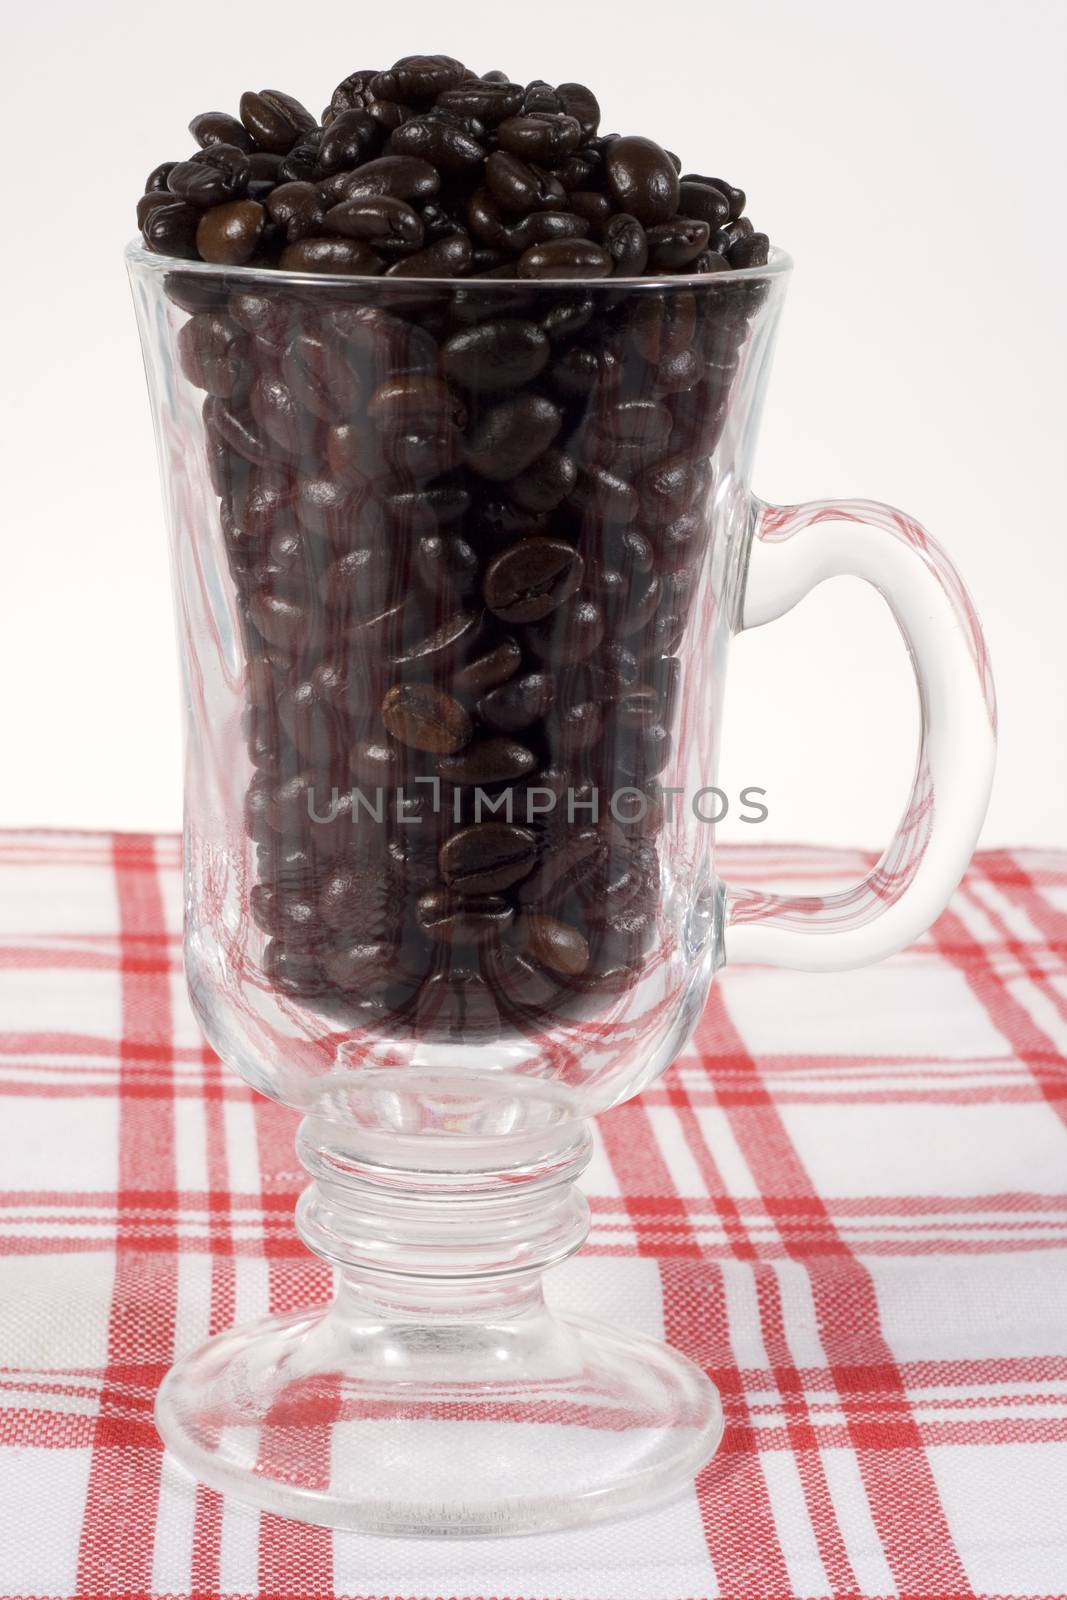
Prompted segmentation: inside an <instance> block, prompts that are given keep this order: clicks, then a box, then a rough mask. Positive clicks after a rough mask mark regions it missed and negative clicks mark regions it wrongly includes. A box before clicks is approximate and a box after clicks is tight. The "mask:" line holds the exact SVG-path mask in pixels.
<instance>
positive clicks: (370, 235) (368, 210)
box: [325, 195, 422, 255]
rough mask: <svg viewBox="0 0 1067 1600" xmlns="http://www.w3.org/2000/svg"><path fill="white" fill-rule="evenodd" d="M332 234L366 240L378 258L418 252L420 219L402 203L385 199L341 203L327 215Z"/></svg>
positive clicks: (326, 222)
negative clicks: (411, 251) (399, 252)
mask: <svg viewBox="0 0 1067 1600" xmlns="http://www.w3.org/2000/svg"><path fill="white" fill-rule="evenodd" d="M325 225H326V227H327V229H328V230H329V231H330V232H331V233H340V234H343V235H344V237H345V238H346V239H366V240H368V241H369V243H370V244H371V245H372V247H373V248H374V249H375V250H376V251H377V252H378V253H379V254H381V255H395V254H397V252H398V251H405V252H406V251H409V250H417V249H418V248H419V246H420V245H421V244H422V219H421V217H420V216H419V214H418V212H417V211H413V210H412V208H411V206H409V205H408V204H407V203H406V201H404V200H394V199H393V198H392V197H391V196H388V195H379V196H378V197H377V198H373V199H366V198H362V197H357V198H353V197H352V196H349V198H348V199H346V200H342V201H341V203H340V205H336V206H331V208H330V210H329V211H328V212H327V213H326V219H325Z"/></svg>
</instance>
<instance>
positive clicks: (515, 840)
mask: <svg viewBox="0 0 1067 1600" xmlns="http://www.w3.org/2000/svg"><path fill="white" fill-rule="evenodd" d="M537 848H538V846H537V835H536V834H535V833H532V832H531V831H530V829H529V828H522V827H517V826H514V825H512V824H510V823H507V822H480V823H475V824H474V825H473V826H471V827H468V828H461V829H460V830H459V832H458V833H454V834H452V836H451V838H449V839H447V840H446V841H445V843H444V844H443V845H442V846H441V850H440V854H439V855H438V863H439V865H440V869H441V876H442V878H443V879H444V880H445V882H446V883H447V884H448V887H449V888H450V889H454V890H456V891H457V892H458V893H460V894H463V895H479V894H498V893H499V892H500V890H501V889H510V888H511V886H512V885H513V884H516V883H521V882H522V880H523V878H526V877H529V875H530V873H531V872H532V871H533V869H534V867H535V866H536V865H537Z"/></svg>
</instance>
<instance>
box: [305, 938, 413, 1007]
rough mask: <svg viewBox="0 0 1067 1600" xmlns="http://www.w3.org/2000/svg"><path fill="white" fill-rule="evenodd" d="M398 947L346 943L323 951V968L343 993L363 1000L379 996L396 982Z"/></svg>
mask: <svg viewBox="0 0 1067 1600" xmlns="http://www.w3.org/2000/svg"><path fill="white" fill-rule="evenodd" d="M394 960H395V951H394V946H393V945H391V944H387V943H385V942H384V941H379V942H375V941H370V942H367V941H365V940H355V941H348V940H346V941H344V942H343V943H342V944H341V945H339V946H331V947H330V948H329V949H326V950H323V952H322V955H321V962H322V968H323V971H324V972H325V974H326V976H327V977H328V978H329V980H330V982H331V983H332V984H334V985H335V986H336V987H337V988H338V989H340V990H341V991H342V993H346V994H353V995H357V996H359V997H360V998H365V997H372V996H375V995H377V994H378V993H379V992H380V991H381V990H382V989H384V988H385V987H386V985H387V984H388V983H389V982H390V981H391V980H392V977H393V967H394Z"/></svg>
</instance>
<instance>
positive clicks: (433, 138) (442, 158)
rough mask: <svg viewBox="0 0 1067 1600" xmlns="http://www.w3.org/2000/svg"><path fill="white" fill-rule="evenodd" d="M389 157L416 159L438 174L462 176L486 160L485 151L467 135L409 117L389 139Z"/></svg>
mask: <svg viewBox="0 0 1067 1600" xmlns="http://www.w3.org/2000/svg"><path fill="white" fill-rule="evenodd" d="M387 152H388V154H389V155H395V156H417V157H418V159H419V160H420V161H429V162H430V163H431V164H432V165H433V166H435V167H437V168H438V169H439V170H440V171H441V172H464V171H466V170H467V168H469V167H472V166H477V165H479V164H480V163H481V162H482V161H484V160H485V156H486V151H485V149H484V147H483V146H482V145H481V144H479V142H478V140H477V139H474V138H472V137H471V136H470V134H468V133H465V132H464V131H463V129H462V128H459V127H454V126H453V125H452V124H451V123H448V122H441V121H437V120H435V119H434V118H432V117H412V118H411V120H410V121H409V122H404V123H402V124H401V125H400V127H399V128H394V129H393V131H392V133H391V134H390V135H389V143H388V145H387Z"/></svg>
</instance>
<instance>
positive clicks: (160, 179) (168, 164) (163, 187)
mask: <svg viewBox="0 0 1067 1600" xmlns="http://www.w3.org/2000/svg"><path fill="white" fill-rule="evenodd" d="M246 137H247V135H246ZM177 165H178V163H177V162H176V161H161V162H160V163H159V166H158V167H153V168H152V170H151V172H150V173H149V174H148V177H147V178H146V179H145V181H144V186H145V193H146V194H169V193H170V190H169V189H168V188H167V179H168V178H169V177H170V175H171V173H172V172H173V171H174V169H175V167H176V166H177Z"/></svg>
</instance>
